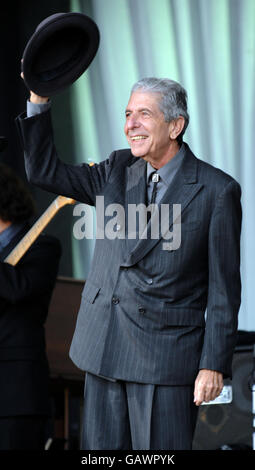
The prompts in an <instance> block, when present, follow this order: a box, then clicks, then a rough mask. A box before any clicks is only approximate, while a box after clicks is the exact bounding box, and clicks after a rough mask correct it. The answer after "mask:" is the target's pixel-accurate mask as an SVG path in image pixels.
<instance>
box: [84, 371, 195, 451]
mask: <svg viewBox="0 0 255 470" xmlns="http://www.w3.org/2000/svg"><path fill="white" fill-rule="evenodd" d="M197 412H198V407H197V406H196V405H195V404H194V403H193V386H189V385H187V386H170V385H154V384H142V383H133V382H125V381H116V382H113V381H109V380H106V379H104V378H101V377H98V376H96V375H92V374H90V373H88V372H87V373H86V377H85V388H84V415H83V433H82V443H81V448H82V449H83V450H106V449H107V450H117V449H124V450H128V449H135V450H151V449H157V450H191V447H192V439H193V434H194V430H195V424H196V418H197Z"/></svg>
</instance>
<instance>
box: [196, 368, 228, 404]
mask: <svg viewBox="0 0 255 470" xmlns="http://www.w3.org/2000/svg"><path fill="white" fill-rule="evenodd" d="M222 388H223V377H222V374H221V373H219V372H216V371H211V370H206V369H202V370H200V371H199V374H198V376H197V378H196V381H195V389H194V402H195V404H196V405H197V406H199V405H201V403H202V402H203V401H204V402H209V401H211V400H214V399H215V398H216V397H217V396H218V395H219V394H220V393H221V391H222Z"/></svg>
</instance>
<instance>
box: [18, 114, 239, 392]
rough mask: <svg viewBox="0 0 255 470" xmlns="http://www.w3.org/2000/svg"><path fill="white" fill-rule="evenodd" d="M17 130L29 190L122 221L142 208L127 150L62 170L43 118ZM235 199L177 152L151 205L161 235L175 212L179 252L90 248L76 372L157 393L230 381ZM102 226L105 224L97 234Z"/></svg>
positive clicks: (222, 179) (233, 190) (228, 185)
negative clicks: (100, 205) (115, 210)
mask: <svg viewBox="0 0 255 470" xmlns="http://www.w3.org/2000/svg"><path fill="white" fill-rule="evenodd" d="M18 126H19V130H20V136H21V139H22V142H23V146H24V149H25V164H26V171H27V175H28V178H29V180H30V181H32V182H33V183H35V184H37V185H38V186H40V187H42V188H44V189H47V190H48V191H52V192H54V193H57V194H62V195H64V196H69V197H72V198H74V199H76V200H77V201H81V202H84V203H86V204H90V205H95V203H96V196H104V205H105V207H108V206H109V205H110V204H112V203H118V204H121V205H122V206H123V207H125V213H126V214H127V213H128V207H129V205H130V204H139V203H144V202H145V193H146V163H145V162H144V161H143V160H142V159H141V158H135V157H133V156H132V154H131V152H130V150H119V151H114V152H113V153H112V154H111V155H110V156H109V158H108V159H107V160H105V161H102V162H101V163H99V164H95V165H93V166H89V165H87V164H82V165H78V166H75V165H68V164H64V163H62V162H61V161H60V160H59V159H58V158H57V155H56V150H55V147H54V143H53V137H52V136H53V131H52V127H51V119H50V113H49V112H46V113H42V114H40V115H38V116H33V117H31V118H27V119H24V116H21V117H20V118H19V119H18ZM240 195H241V190H240V186H239V184H238V183H237V182H236V181H235V180H234V179H233V178H232V177H231V176H229V175H227V174H226V173H224V172H223V171H221V170H219V169H216V168H214V167H212V166H211V165H209V164H207V163H205V162H203V161H201V160H199V159H197V158H196V157H195V156H194V155H193V153H192V152H191V150H190V149H189V147H188V146H187V145H186V144H185V156H184V158H183V162H182V164H181V167H180V168H179V170H178V171H177V173H176V175H175V177H174V179H173V181H172V183H171V185H170V186H169V188H168V189H167V191H166V192H165V194H164V196H163V198H162V200H161V204H162V203H166V204H169V220H170V224H169V225H170V227H171V222H172V218H173V209H172V204H181V208H182V214H181V222H182V225H181V227H182V232H181V237H182V240H181V246H180V248H179V249H178V250H175V251H165V250H163V242H164V240H163V238H162V237H159V238H158V239H139V238H138V234H136V238H133V239H132V238H128V237H127V236H126V237H125V238H123V239H118V238H116V239H114V240H112V239H108V238H106V237H105V238H104V239H97V240H96V246H95V252H94V257H93V262H92V266H91V270H90V273H89V276H88V279H87V281H86V284H85V288H84V291H83V294H82V301H81V306H80V311H79V314H78V318H77V324H76V329H75V333H74V337H73V341H72V345H71V349H70V356H71V358H72V360H73V361H74V363H75V364H76V365H77V366H78V367H79V368H81V369H83V370H86V371H88V372H91V373H92V374H96V375H102V376H105V377H111V378H113V379H120V380H124V381H131V382H136V383H147V384H161V385H191V384H193V383H194V380H195V377H196V375H197V372H198V369H199V368H207V369H214V370H218V371H220V372H222V373H223V374H224V375H225V376H231V363H232V355H233V351H234V347H235V342H236V331H237V315H238V310H239V305H240V290H241V282H240V271H239V263H240V255H239V245H240V229H241V205H240ZM152 218H153V217H152ZM152 218H151V221H152ZM108 221H109V217H108V216H106V215H105V217H104V220H103V222H102V225H104V224H106V223H107V222H108ZM151 221H150V223H151ZM99 224H100V221H99ZM159 229H160V230H159V232H161V227H159ZM126 230H127V227H126ZM206 310H207V317H206V328H205V318H204V317H205V311H206Z"/></svg>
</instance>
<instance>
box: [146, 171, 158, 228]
mask: <svg viewBox="0 0 255 470" xmlns="http://www.w3.org/2000/svg"><path fill="white" fill-rule="evenodd" d="M151 180H152V182H153V188H152V193H151V200H150V203H149V204H155V201H156V196H157V185H158V182H159V180H160V176H159V174H158V173H156V172H154V173H152V177H151ZM152 212H153V208H152V210H151V211H148V212H147V223H148V222H149V220H150V218H151V214H152Z"/></svg>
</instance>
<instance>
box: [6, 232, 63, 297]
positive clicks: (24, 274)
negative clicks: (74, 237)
mask: <svg viewBox="0 0 255 470" xmlns="http://www.w3.org/2000/svg"><path fill="white" fill-rule="evenodd" d="M60 256H61V246H60V243H59V241H58V240H57V239H56V238H54V237H49V236H48V235H40V237H39V238H38V239H37V241H36V242H35V243H33V245H32V246H31V247H30V249H29V250H28V251H27V253H26V254H25V255H24V256H23V258H21V260H20V261H19V263H18V264H17V265H16V266H11V265H9V264H7V263H4V262H1V263H0V299H1V301H2V302H3V301H5V300H7V301H8V302H11V303H16V302H19V301H20V300H24V299H27V298H30V297H32V296H33V297H34V296H37V295H38V298H42V296H43V295H44V294H45V295H46V294H49V293H50V292H51V291H52V289H53V287H54V284H55V281H56V277H57V273H58V265H59V260H60Z"/></svg>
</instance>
